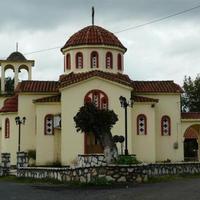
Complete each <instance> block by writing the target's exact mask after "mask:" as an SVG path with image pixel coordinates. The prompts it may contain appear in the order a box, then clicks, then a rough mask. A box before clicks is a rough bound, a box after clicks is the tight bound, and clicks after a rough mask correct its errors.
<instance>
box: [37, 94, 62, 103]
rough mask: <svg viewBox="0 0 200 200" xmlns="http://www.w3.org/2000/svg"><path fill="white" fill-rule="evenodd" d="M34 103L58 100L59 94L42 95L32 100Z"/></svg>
mask: <svg viewBox="0 0 200 200" xmlns="http://www.w3.org/2000/svg"><path fill="white" fill-rule="evenodd" d="M33 102H34V103H43V102H60V94H59V95H55V96H50V97H43V98H39V99H35V100H33Z"/></svg>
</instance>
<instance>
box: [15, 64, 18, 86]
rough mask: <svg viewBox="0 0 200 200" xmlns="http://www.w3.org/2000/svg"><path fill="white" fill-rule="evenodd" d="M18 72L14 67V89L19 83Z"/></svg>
mask: <svg viewBox="0 0 200 200" xmlns="http://www.w3.org/2000/svg"><path fill="white" fill-rule="evenodd" d="M18 70H19V69H18V67H16V68H15V71H14V72H15V83H14V84H15V88H16V87H17V84H18V82H19V72H18Z"/></svg>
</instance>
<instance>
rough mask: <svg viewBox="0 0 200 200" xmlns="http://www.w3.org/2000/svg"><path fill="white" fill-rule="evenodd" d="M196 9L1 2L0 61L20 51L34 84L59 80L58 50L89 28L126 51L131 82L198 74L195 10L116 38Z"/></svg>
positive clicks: (143, 1)
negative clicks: (97, 29)
mask: <svg viewBox="0 0 200 200" xmlns="http://www.w3.org/2000/svg"><path fill="white" fill-rule="evenodd" d="M198 5H200V1H199V2H198V1H195V0H139V1H138V0H6V1H3V0H0V8H1V12H0V58H6V57H8V56H9V54H10V53H11V52H13V51H15V46H16V42H19V51H20V52H22V53H23V54H25V56H26V57H27V58H28V59H33V60H35V67H34V69H33V79H35V80H58V78H59V75H60V74H62V73H63V55H62V54H61V52H60V49H59V48H57V49H54V50H51V51H45V52H40V53H33V54H27V53H30V52H34V51H38V50H42V49H48V48H54V47H61V46H63V45H64V44H65V42H66V41H67V40H68V39H69V37H70V36H71V35H72V34H73V33H75V32H77V31H78V30H80V29H81V28H83V27H85V26H87V25H90V24H91V7H92V6H95V24H96V25H99V26H102V27H104V28H106V29H107V30H109V31H111V32H114V33H116V36H117V37H118V38H119V39H120V40H121V42H122V43H123V44H124V45H125V46H126V47H127V49H128V50H127V52H126V54H125V73H126V74H128V75H129V76H130V77H131V78H132V79H133V80H174V81H175V82H177V83H179V84H181V85H182V82H183V78H184V76H185V75H188V76H192V77H193V78H194V77H195V76H196V75H197V74H198V73H199V72H200V25H199V22H200V8H198V9H195V10H192V11H191V12H187V13H185V14H183V15H179V16H176V17H173V18H170V19H168V20H165V21H160V22H158V23H154V24H151V25H148V26H144V27H141V28H138V29H132V30H129V31H124V32H121V33H117V32H118V31H120V30H123V29H126V28H129V27H133V26H136V25H140V24H143V23H146V22H149V21H151V20H155V19H158V18H161V17H165V16H167V15H170V14H173V13H177V12H179V11H182V10H186V9H189V8H192V7H195V6H198Z"/></svg>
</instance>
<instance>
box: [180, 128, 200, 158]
mask: <svg viewBox="0 0 200 200" xmlns="http://www.w3.org/2000/svg"><path fill="white" fill-rule="evenodd" d="M199 130H200V126H199V125H193V126H190V127H189V128H188V129H187V130H186V131H185V134H184V160H185V161H197V160H199V159H198V157H199V153H198V149H199V147H198V146H199V145H198V139H199Z"/></svg>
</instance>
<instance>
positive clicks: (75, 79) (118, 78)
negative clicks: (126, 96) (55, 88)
mask: <svg viewBox="0 0 200 200" xmlns="http://www.w3.org/2000/svg"><path fill="white" fill-rule="evenodd" d="M95 76H96V77H100V78H103V79H107V80H110V81H113V82H117V83H119V84H122V85H126V86H129V87H132V81H131V79H130V78H129V76H128V75H124V74H120V73H118V74H114V73H110V72H103V71H99V70H94V71H90V72H83V73H76V74H75V73H73V72H72V73H70V74H68V75H61V76H60V80H59V81H60V87H61V88H62V87H65V86H69V85H72V84H75V83H79V82H81V81H83V80H87V79H89V78H92V77H95Z"/></svg>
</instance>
